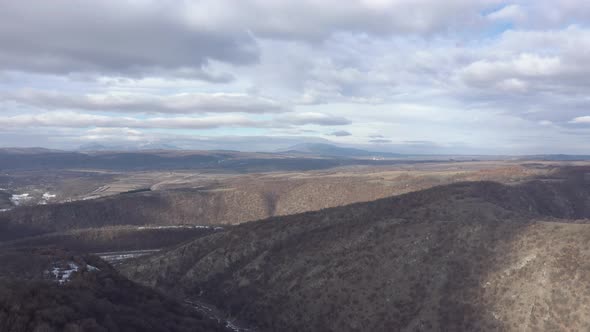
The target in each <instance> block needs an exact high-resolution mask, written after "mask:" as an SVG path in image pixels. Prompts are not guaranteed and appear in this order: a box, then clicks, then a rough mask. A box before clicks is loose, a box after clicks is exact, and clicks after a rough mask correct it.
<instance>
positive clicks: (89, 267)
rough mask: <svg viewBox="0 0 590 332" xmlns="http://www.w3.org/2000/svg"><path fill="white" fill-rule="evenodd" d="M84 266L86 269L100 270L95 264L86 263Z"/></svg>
mask: <svg viewBox="0 0 590 332" xmlns="http://www.w3.org/2000/svg"><path fill="white" fill-rule="evenodd" d="M86 268H87V269H88V271H100V269H99V268H97V267H96V266H92V265H90V264H86Z"/></svg>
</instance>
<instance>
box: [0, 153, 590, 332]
mask: <svg viewBox="0 0 590 332" xmlns="http://www.w3.org/2000/svg"><path fill="white" fill-rule="evenodd" d="M302 158H312V159H314V158H324V157H321V156H306V157H302ZM363 163H364V162H359V163H358V164H356V165H350V164H347V165H337V166H335V167H330V168H319V169H311V170H310V169H308V170H291V169H274V170H272V171H268V169H267V170H266V171H259V170H258V169H250V170H240V171H228V170H227V169H224V168H223V167H222V168H219V169H215V170H202V169H175V168H171V169H167V170H113V169H94V168H93V169H70V168H65V169H61V168H53V169H48V170H46V171H36V170H20V169H13V170H10V171H8V170H7V171H5V173H3V174H4V177H3V180H2V181H4V182H3V183H4V184H3V185H4V186H6V187H7V188H6V189H7V190H5V191H4V192H7V193H10V194H11V195H14V194H15V193H16V195H24V194H25V192H23V191H21V190H28V191H27V192H26V193H28V194H29V195H30V196H31V197H38V194H36V193H46V192H50V193H55V197H51V200H47V201H39V200H37V201H35V200H34V199H31V200H30V201H27V202H23V204H18V205H15V204H13V205H10V206H9V207H8V208H6V209H5V211H2V212H0V251H2V252H3V253H4V254H3V255H0V256H1V257H0V263H2V262H3V268H2V269H0V270H2V271H4V272H2V273H0V282H2V283H5V285H11V286H7V287H14V289H15V291H14V292H12V291H11V292H8V293H6V292H5V293H4V294H0V295H2V296H0V327H3V326H4V327H7V328H8V327H9V326H10V327H15V326H33V325H35V324H36V325H35V326H44V327H46V328H48V329H49V331H52V330H51V328H53V329H54V330H56V331H57V330H60V329H63V328H65V327H66V326H70V327H71V326H82V325H83V324H86V325H84V326H102V327H107V328H108V326H111V327H112V326H114V325H113V324H115V325H121V324H123V323H122V322H121V321H118V320H117V319H119V318H116V317H115V316H113V314H112V311H111V310H119V309H109V308H108V307H101V308H100V309H92V310H96V311H95V312H99V311H101V310H107V311H108V312H109V314H108V315H107V316H109V317H111V318H110V319H111V320H104V319H103V318H100V317H107V316H105V315H104V314H100V315H99V316H97V317H99V318H98V319H97V318H96V317H95V318H93V319H94V320H93V321H90V320H87V319H86V318H84V317H94V315H95V314H90V313H88V312H87V311H86V310H87V309H83V308H89V307H88V306H89V305H90V306H92V305H94V303H100V301H99V300H97V298H104V297H105V296H106V297H109V296H115V297H113V298H111V300H109V301H111V302H112V303H119V302H120V301H122V297H128V298H129V301H131V302H129V301H127V302H125V303H119V304H116V305H117V306H119V305H123V306H126V305H131V306H134V307H135V308H141V305H139V304H137V303H135V302H133V301H136V300H140V299H141V298H142V297H146V296H147V297H150V298H152V299H155V298H154V296H155V297H156V298H158V296H161V298H158V300H153V301H152V302H150V303H152V304H153V306H154V307H153V308H150V309H142V310H147V311H146V312H150V311H149V310H156V311H158V312H160V311H161V312H163V311H162V310H165V311H166V312H167V314H166V315H168V314H170V315H176V316H174V317H176V318H173V320H174V321H175V322H177V323H178V324H180V325H178V326H176V327H174V328H172V330H173V331H183V329H184V330H187V328H188V326H189V325H183V324H189V322H190V321H191V320H194V319H196V320H197V321H198V322H199V323H198V324H201V325H199V326H202V328H201V329H200V330H203V331H217V330H219V331H222V330H223V331H245V330H249V331H276V330H282V331H301V330H318V331H319V330H322V331H324V330H340V331H363V330H367V329H370V330H372V331H392V330H396V331H397V330H400V331H402V330H456V331H469V330H474V329H478V328H481V329H484V330H502V331H505V330H513V331H527V330H528V331H537V330H552V329H559V326H571V327H574V328H576V329H583V328H585V327H588V326H590V322H588V321H586V320H585V316H584V315H583V312H584V310H585V308H586V307H587V306H590V302H589V300H588V299H590V294H586V289H587V288H586V287H585V286H584V285H586V283H587V282H588V281H587V280H586V279H585V278H586V277H585V275H586V273H585V271H586V270H587V269H590V267H587V266H586V265H587V264H586V261H587V258H588V257H587V256H588V252H587V250H586V249H585V243H586V241H587V239H588V238H589V237H590V228H588V223H590V222H588V219H590V183H589V182H588V180H589V177H588V174H590V163H587V162H586V161H546V160H522V159H502V160H467V159H465V160H416V161H411V160H403V161H399V160H397V161H390V164H385V165H367V164H363ZM33 174H36V175H35V176H33ZM15 188H21V189H18V190H17V189H15ZM60 188H62V189H60ZM42 197H43V196H41V198H42ZM45 197H47V195H46V196H45ZM11 198H12V196H10V197H8V198H7V199H8V200H9V201H11V202H12V200H11ZM33 262H35V263H33ZM31 263H32V264H33V265H30V264H31ZM34 266H36V267H34ZM74 266H75V268H74ZM87 266H90V267H87ZM94 268H97V269H99V270H100V272H96V271H95V270H93V269H94ZM47 271H49V272H47ZM51 271H55V272H51ZM104 271H108V274H106V275H104V277H101V278H99V279H96V276H95V273H100V274H101V275H103V273H104ZM52 278H53V279H52ZM56 278H57V279H56ZM63 278H66V279H63ZM105 278H106V279H105ZM18 280H21V281H18ZM56 280H57V281H56ZM70 280H71V281H70ZM107 280H113V281H114V282H115V284H112V283H111V281H107ZM105 282H107V283H108V285H114V286H112V287H115V288H112V287H111V286H109V287H111V288H108V289H109V291H108V292H109V293H108V294H103V291H102V290H100V289H102V288H104V287H105V285H106V284H104V283H105ZM39 287H41V288H39ZM117 287H118V288H117ZM33 289H35V292H37V293H35V294H38V295H35V296H34V298H31V301H33V302H34V303H37V304H36V306H33V307H31V309H28V310H32V311H28V312H25V311H14V310H13V309H11V307H10V306H7V304H6V303H11V302H14V301H16V300H14V299H15V296H16V297H22V298H23V299H25V298H27V297H26V296H25V295H23V294H25V293H22V292H27V291H30V290H33ZM38 289H44V290H43V291H39V290H38ZM19 292H20V293H19ZM39 292H40V293H39ZM88 292H90V293H88ZM74 294H85V295H84V301H87V302H85V304H84V305H81V306H76V307H73V308H72V309H67V314H66V315H65V316H63V318H60V320H48V318H47V316H39V315H41V313H42V312H45V311H43V310H46V309H42V308H46V307H48V306H54V305H55V304H54V302H52V301H53V300H50V298H51V297H54V296H58V295H59V296H60V297H61V298H70V297H71V296H77V295H74ZM109 294H110V295H109ZM116 294H119V295H116ZM134 299H135V300H134ZM2 301H4V302H2ZM68 301H72V302H71V303H77V302H75V301H73V300H68ZM158 301H160V302H161V303H169V304H166V306H171V307H169V308H167V309H162V308H160V309H158V306H159V304H157V303H158ZM162 301H163V302H162ZM3 303H4V304H3ZM49 303H53V304H49ZM172 303H174V304H172ZM58 305H60V306H64V305H65V306H68V304H66V303H62V304H58ZM574 307H575V308H576V310H572V309H571V308H574ZM171 308H174V309H171ZM170 309H171V310H170ZM64 310H65V309H64ZM125 310H127V309H125ZM566 311H567V312H569V313H568V314H565V312H566ZM129 312H131V311H129ZM134 315H135V314H134ZM137 315H138V316H137V317H140V316H139V314H137ZM3 317H4V318H3ZM6 317H8V318H6ZM14 317H22V318H18V321H19V322H20V323H17V322H16V321H15V320H14V319H15V318H14ZM26 317H28V318H26ZM180 317H184V318H180ZM121 319H122V318H121ZM181 322H184V323H181ZM160 323H161V321H159V322H155V321H150V320H149V319H148V320H145V321H144V322H143V323H141V324H152V325H151V327H150V328H149V329H153V328H154V327H155V326H157V324H160ZM2 324H3V325H2ZM15 324H25V325H15ZM26 324H33V325H26ZM81 324H82V325H81ZM109 324H110V325H109ZM130 324H131V325H133V324H136V323H133V322H131V323H130ZM137 324H140V323H139V322H137ZM141 324H140V325H133V326H144V325H141ZM190 324H196V323H190ZM145 326H147V325H145ZM70 327H68V328H70ZM25 330H26V329H25ZM188 330H190V328H188ZM188 330H187V331H188Z"/></svg>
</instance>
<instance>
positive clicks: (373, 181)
mask: <svg viewBox="0 0 590 332" xmlns="http://www.w3.org/2000/svg"><path fill="white" fill-rule="evenodd" d="M541 166H542V167H525V166H521V165H518V164H513V163H507V164H502V163H500V164H498V163H489V162H473V163H423V164H418V165H413V166H409V165H405V166H396V167H389V166H388V167H369V168H367V167H360V168H359V167H353V168H339V169H334V170H330V171H314V172H297V173H284V172H283V173H276V172H275V173H263V174H247V175H240V176H229V177H228V176H225V177H220V178H219V179H216V178H215V177H202V176H190V175H187V174H184V175H182V176H180V175H174V176H172V175H171V176H170V178H162V177H161V178H160V180H161V182H160V184H159V187H158V188H159V189H158V190H155V191H146V192H136V193H128V194H121V195H116V196H110V197H104V198H100V199H94V200H86V201H75V202H69V203H63V204H49V205H40V206H34V207H22V208H16V209H14V210H12V211H8V212H4V213H0V230H1V232H0V241H2V240H9V239H14V238H16V237H23V236H32V235H39V234H44V233H47V232H55V231H65V230H71V229H75V228H92V227H103V226H113V225H145V224H148V225H179V224H189V225H211V224H239V223H242V222H246V221H253V220H259V219H264V218H268V217H271V216H280V215H289V214H295V213H301V212H306V211H314V210H319V209H322V208H328V207H335V206H341V205H346V204H350V203H355V202H364V201H371V200H375V199H379V198H383V197H388V196H392V195H399V194H403V193H406V192H411V191H416V190H421V189H425V188H430V187H433V186H435V185H442V184H447V183H454V182H458V181H477V180H494V181H499V182H502V183H518V182H520V181H523V180H526V179H531V178H534V177H539V176H547V175H550V174H551V173H552V172H554V169H555V168H554V167H551V166H546V165H541ZM157 174H160V173H155V174H154V176H156V175H157ZM142 176H144V177H147V175H146V174H143V175H142ZM130 179H135V177H133V176H132V177H130ZM117 181H119V182H120V180H117ZM183 181H186V182H183ZM192 186H196V187H197V188H193V187H192Z"/></svg>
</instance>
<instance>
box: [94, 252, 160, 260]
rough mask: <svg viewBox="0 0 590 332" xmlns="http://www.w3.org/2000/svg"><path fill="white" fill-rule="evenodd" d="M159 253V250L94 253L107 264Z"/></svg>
mask: <svg viewBox="0 0 590 332" xmlns="http://www.w3.org/2000/svg"><path fill="white" fill-rule="evenodd" d="M158 251H160V249H147V250H133V251H115V252H103V253H96V254H95V255H97V256H98V257H100V258H102V259H104V260H105V261H107V262H109V263H113V262H120V261H123V260H126V259H131V258H137V257H141V256H145V255H148V254H151V253H155V252H158Z"/></svg>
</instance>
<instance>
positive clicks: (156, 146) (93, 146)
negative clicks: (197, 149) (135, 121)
mask: <svg viewBox="0 0 590 332" xmlns="http://www.w3.org/2000/svg"><path fill="white" fill-rule="evenodd" d="M78 150H80V151H139V150H180V148H179V147H177V146H174V145H172V144H166V143H154V142H149V143H142V144H128V145H110V144H102V143H88V144H82V145H80V147H79V148H78Z"/></svg>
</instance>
